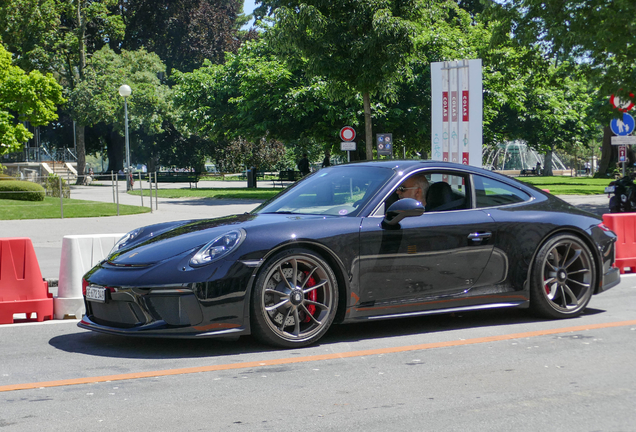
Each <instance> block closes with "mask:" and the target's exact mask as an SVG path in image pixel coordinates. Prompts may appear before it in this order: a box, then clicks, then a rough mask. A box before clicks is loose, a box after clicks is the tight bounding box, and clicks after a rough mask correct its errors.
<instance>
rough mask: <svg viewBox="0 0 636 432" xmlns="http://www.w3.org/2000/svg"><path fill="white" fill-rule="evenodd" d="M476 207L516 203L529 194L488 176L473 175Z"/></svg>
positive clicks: (523, 199) (526, 198)
mask: <svg viewBox="0 0 636 432" xmlns="http://www.w3.org/2000/svg"><path fill="white" fill-rule="evenodd" d="M473 181H474V183H475V195H476V198H477V207H478V208H483V207H496V206H502V205H508V204H516V203H520V202H524V201H528V200H529V199H530V195H528V194H527V193H525V192H524V191H522V190H521V189H517V188H516V187H514V186H510V185H509V184H506V183H503V182H500V181H498V180H494V179H491V178H488V177H482V176H478V175H476V176H473Z"/></svg>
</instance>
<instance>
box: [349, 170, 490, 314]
mask: <svg viewBox="0 0 636 432" xmlns="http://www.w3.org/2000/svg"><path fill="white" fill-rule="evenodd" d="M445 178H446V179H448V177H447V176H446V177H445ZM464 184H466V183H464ZM466 207H470V205H468V204H467V205H466ZM495 235H496V227H495V222H494V220H493V219H492V218H491V217H490V216H489V215H488V213H487V212H485V211H482V210H478V209H471V208H465V209H456V210H447V211H432V212H426V213H424V214H423V215H421V216H417V217H407V218H405V219H403V220H402V221H400V223H399V225H398V226H396V227H391V226H386V225H384V224H382V217H368V218H364V219H363V221H362V224H361V229H360V261H359V297H360V302H359V305H360V307H359V308H357V313H361V314H368V315H373V314H377V313H406V312H410V311H415V310H421V309H426V308H429V307H430V306H426V304H427V303H428V302H431V301H435V300H438V299H440V298H443V297H447V296H455V295H461V294H463V293H465V292H467V291H468V290H470V288H471V287H472V286H473V285H474V284H475V282H476V281H477V279H479V276H480V275H481V273H482V272H483V270H484V268H485V267H486V266H487V264H488V261H489V259H490V255H491V253H492V240H493V237H494V236H495ZM365 308H370V309H369V310H368V312H365ZM381 309H387V310H386V311H381V312H378V311H379V310H381ZM357 313H356V315H357Z"/></svg>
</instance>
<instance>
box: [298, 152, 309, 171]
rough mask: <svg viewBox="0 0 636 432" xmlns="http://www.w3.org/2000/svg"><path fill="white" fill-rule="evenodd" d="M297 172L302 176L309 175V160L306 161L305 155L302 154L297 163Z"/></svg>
mask: <svg viewBox="0 0 636 432" xmlns="http://www.w3.org/2000/svg"><path fill="white" fill-rule="evenodd" d="M298 171H300V174H301V175H302V176H306V175H307V174H309V159H307V153H303V157H302V159H301V160H299V161H298Z"/></svg>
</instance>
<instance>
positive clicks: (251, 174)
mask: <svg viewBox="0 0 636 432" xmlns="http://www.w3.org/2000/svg"><path fill="white" fill-rule="evenodd" d="M247 187H248V188H255V187H256V168H254V167H252V168H250V169H248V170H247Z"/></svg>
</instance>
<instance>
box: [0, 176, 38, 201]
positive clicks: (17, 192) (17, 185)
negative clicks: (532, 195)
mask: <svg viewBox="0 0 636 432" xmlns="http://www.w3.org/2000/svg"><path fill="white" fill-rule="evenodd" d="M0 199H5V200H20V201H43V200H44V188H43V187H42V186H40V185H39V184H37V183H32V182H28V181H20V180H4V181H0Z"/></svg>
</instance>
